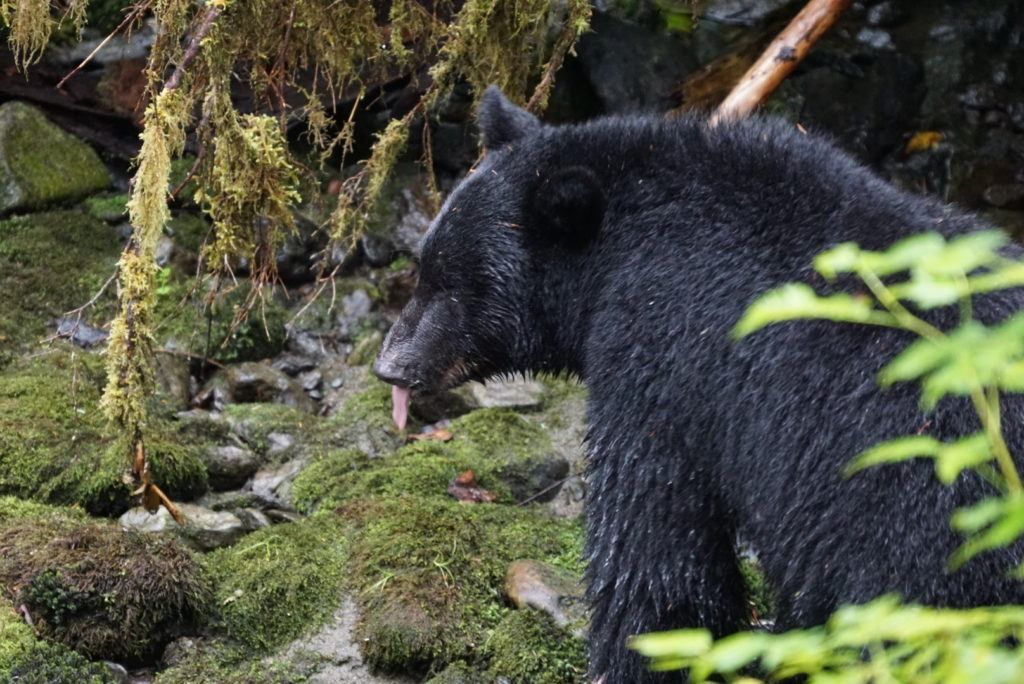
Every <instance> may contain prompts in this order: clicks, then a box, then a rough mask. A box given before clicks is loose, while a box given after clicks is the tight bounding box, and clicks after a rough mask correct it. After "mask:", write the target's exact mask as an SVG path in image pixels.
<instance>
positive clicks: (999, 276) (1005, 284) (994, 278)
mask: <svg viewBox="0 0 1024 684" xmlns="http://www.w3.org/2000/svg"><path fill="white" fill-rule="evenodd" d="M967 284H968V286H969V287H970V290H971V292H974V293H976V294H980V293H983V292H993V291H995V290H1005V289H1008V288H1011V287H1021V286H1022V285H1024V264H1021V263H1018V262H1012V263H1009V264H1006V265H1004V266H1002V267H1001V268H997V269H995V270H993V271H991V272H989V273H983V274H981V275H976V276H972V277H971V278H968V279H967Z"/></svg>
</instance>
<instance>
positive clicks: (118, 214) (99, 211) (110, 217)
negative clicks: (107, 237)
mask: <svg viewBox="0 0 1024 684" xmlns="http://www.w3.org/2000/svg"><path fill="white" fill-rule="evenodd" d="M128 199H129V198H128V195H123V194H121V195H95V196H93V197H90V198H88V199H87V200H85V203H84V204H85V210H86V211H87V212H89V215H90V216H92V217H93V218H95V219H99V220H100V221H105V222H107V223H121V222H122V221H127V220H128Z"/></svg>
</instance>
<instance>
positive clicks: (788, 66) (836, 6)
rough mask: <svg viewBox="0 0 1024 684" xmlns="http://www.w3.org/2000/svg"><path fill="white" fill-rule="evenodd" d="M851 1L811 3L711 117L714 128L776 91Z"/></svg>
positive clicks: (745, 113)
mask: <svg viewBox="0 0 1024 684" xmlns="http://www.w3.org/2000/svg"><path fill="white" fill-rule="evenodd" d="M849 5H850V0H811V1H810V2H808V3H807V5H806V6H805V7H804V8H803V9H802V10H801V11H800V13H799V14H798V15H796V17H794V18H793V21H791V22H789V25H788V26H787V27H786V28H785V29H783V31H782V33H780V34H779V35H778V36H777V37H776V38H775V40H773V41H772V42H771V44H770V45H769V46H768V48H767V49H766V50H765V51H764V53H763V54H762V55H761V57H760V58H759V59H758V60H757V61H756V62H754V65H753V66H752V67H750V69H749V70H748V71H747V73H745V74H744V75H743V78H741V79H740V82H739V83H738V84H736V87H735V88H733V89H732V92H730V93H729V96H728V97H727V98H725V101H724V102H722V104H720V105H719V106H718V109H716V110H715V113H714V114H713V115H712V116H711V119H710V121H709V123H710V125H712V126H717V125H718V124H719V123H721V122H722V121H729V120H735V119H742V118H743V117H745V116H747V115H749V114H750V113H751V112H753V111H754V110H755V109H757V107H758V105H760V104H761V103H762V102H764V100H765V99H766V98H767V97H768V96H769V95H771V94H772V92H774V90H775V89H776V88H778V87H779V84H780V83H782V81H783V79H785V78H786V76H788V75H789V74H790V73H791V72H792V71H793V69H795V68H796V65H797V64H799V63H800V62H801V61H803V59H804V57H806V56H807V53H808V52H810V50H811V47H813V46H814V44H815V43H816V42H818V39H819V38H821V37H822V36H823V35H825V33H826V32H827V31H828V30H829V29H830V28H832V25H833V24H835V23H836V20H837V19H838V18H839V15H840V14H842V12H843V10H845V9H846V8H847V7H848V6H849Z"/></svg>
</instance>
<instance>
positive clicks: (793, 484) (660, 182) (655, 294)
mask: <svg viewBox="0 0 1024 684" xmlns="http://www.w3.org/2000/svg"><path fill="white" fill-rule="evenodd" d="M479 120H480V125H481V130H482V134H483V138H484V144H485V148H486V150H487V153H486V156H485V157H484V159H483V160H482V162H481V163H480V164H479V165H478V166H477V167H476V169H475V170H474V171H473V172H472V173H471V174H470V175H469V176H468V177H467V178H466V179H465V180H464V181H463V182H462V184H461V185H459V186H458V187H457V188H456V189H455V190H454V192H452V193H451V195H450V196H449V197H448V199H447V201H446V203H445V205H444V207H443V209H442V210H441V212H440V214H439V215H438V217H437V219H436V220H435V222H434V224H433V226H432V227H431V229H430V231H429V233H428V234H427V236H426V238H425V240H424V242H423V246H422V254H421V257H420V271H419V282H418V284H417V286H416V289H415V292H414V294H413V297H412V299H411V301H410V302H409V304H408V305H407V306H406V308H405V309H404V310H403V312H402V314H401V316H400V318H399V320H398V321H397V322H396V323H395V325H394V327H393V328H392V329H391V331H390V333H389V334H388V336H387V339H386V341H385V343H384V347H383V349H382V351H381V353H380V356H379V357H378V359H377V361H376V363H375V366H374V369H375V372H376V373H377V375H378V376H379V377H381V378H382V379H383V380H385V381H386V382H389V383H391V384H393V385H395V387H396V388H395V390H394V398H395V412H396V418H398V419H399V420H400V421H403V420H404V416H405V413H404V412H405V409H406V407H407V405H408V399H409V392H410V390H411V391H417V390H436V389H439V388H446V387H451V386H454V385H456V384H458V383H461V382H464V381H466V380H469V379H485V378H487V377H489V376H493V375H495V374H502V373H515V372H526V373H531V372H552V373H571V374H574V375H576V376H578V377H579V378H581V379H582V380H583V381H584V382H585V384H586V385H587V387H588V388H589V404H588V423H589V427H588V433H587V445H588V458H589V473H588V478H589V488H588V489H589V492H588V499H587V504H586V516H587V526H588V538H587V555H588V563H589V571H588V573H589V576H588V586H589V596H590V599H591V601H592V622H591V629H590V656H591V672H590V674H591V676H592V677H593V678H594V679H595V680H599V681H602V682H604V684H620V683H631V682H641V681H662V680H661V679H659V677H665V676H666V675H655V674H652V673H649V672H647V671H646V669H645V667H644V663H643V662H642V660H641V659H640V658H639V657H638V656H636V655H634V654H632V653H631V652H630V651H629V650H628V649H627V648H626V645H625V644H626V640H627V637H629V636H630V635H632V634H638V633H643V632H649V631H652V630H663V629H669V628H678V627H695V626H704V627H707V628H709V629H710V630H712V631H713V633H715V634H716V635H724V634H728V633H730V632H733V631H736V630H739V629H743V628H747V627H749V619H750V615H749V608H748V605H747V601H746V598H745V596H744V583H743V580H742V578H741V575H740V571H739V569H738V567H737V556H736V540H737V538H742V539H744V540H747V541H749V542H750V543H751V544H752V545H753V546H754V548H755V549H756V551H757V553H758V555H759V557H760V560H761V563H762V565H763V569H764V572H765V576H766V579H767V582H768V584H769V585H770V586H771V587H772V589H773V590H774V593H775V595H776V601H777V612H778V615H777V623H778V625H779V626H780V627H781V628H788V627H797V626H809V625H813V624H819V623H821V622H823V621H824V620H825V619H826V618H827V617H828V615H829V613H830V612H832V611H833V610H834V609H835V608H836V607H837V606H839V605H840V604H843V603H858V602H864V601H867V600H869V599H871V598H874V597H876V596H878V595H880V594H883V593H887V592H897V593H898V594H900V595H901V596H902V597H903V598H904V599H906V600H908V601H914V602H922V603H926V604H931V605H936V606H973V605H985V604H998V603H1020V602H1024V584H1022V583H1020V582H1018V581H1016V580H1013V579H1010V578H1008V577H1007V570H1008V569H1009V568H1010V567H1012V566H1013V565H1014V564H1016V563H1018V562H1019V561H1021V559H1022V556H1024V554H1022V549H1021V547H1020V545H1017V546H1014V547H1011V548H1009V549H1004V550H1002V551H998V552H992V553H988V554H984V555H982V556H980V557H977V558H976V559H975V560H973V561H972V562H970V563H968V564H967V565H966V566H965V567H964V568H963V569H961V570H959V571H957V572H949V571H947V569H946V568H947V560H948V558H949V556H950V554H951V552H952V551H953V550H954V549H955V548H956V547H957V546H958V545H959V543H960V542H961V541H962V540H961V539H960V538H959V537H958V536H957V535H956V534H955V533H954V532H953V531H951V529H950V526H949V517H950V514H951V513H952V512H953V511H954V510H955V509H956V508H958V507H960V506H964V505H967V504H970V503H972V502H975V501H977V500H978V499H979V498H981V497H982V496H984V495H986V494H991V490H990V489H989V488H988V485H986V484H985V483H984V482H983V481H982V480H981V478H980V477H978V476H976V475H975V474H974V473H965V474H963V475H962V476H961V477H960V478H959V479H958V480H957V481H956V482H955V483H954V485H953V486H943V485H942V484H940V483H939V482H938V481H937V480H936V479H935V477H934V474H933V473H934V470H933V464H932V463H931V462H930V461H925V460H916V461H910V462H905V463H902V464H899V465H892V466H885V467H879V468H873V469H869V470H866V471H864V472H862V473H860V474H858V475H856V476H854V477H852V478H848V479H847V478H844V477H843V476H842V475H841V472H840V471H841V470H842V468H843V467H844V466H845V465H846V464H847V463H848V462H849V461H850V459H852V458H853V457H854V456H855V455H857V454H858V453H860V452H861V451H863V450H864V449H866V448H868V447H870V446H872V445H875V444H877V443H879V442H881V441H884V440H887V439H892V438H895V437H898V436H903V435H908V434H914V433H917V432H926V433H928V434H931V435H933V436H935V437H938V438H941V439H944V440H952V439H954V438H956V437H960V436H964V435H967V434H970V433H973V432H976V431H977V430H978V429H979V426H978V421H977V418H976V416H975V414H974V412H973V411H972V409H971V407H970V405H969V404H968V403H967V402H966V401H959V400H954V399H947V400H945V401H943V402H942V403H940V405H939V407H938V408H937V409H936V410H934V411H932V412H930V413H928V414H925V413H924V412H922V410H921V408H920V407H919V404H918V398H919V393H918V388H917V387H916V386H912V385H903V386H896V387H893V388H891V389H888V390H884V391H883V390H881V389H879V387H878V386H877V384H876V375H877V372H878V370H879V369H880V367H881V366H882V365H883V364H884V363H885V362H886V361H887V360H889V359H891V358H892V357H893V356H894V355H895V354H896V353H897V352H898V351H899V350H901V349H903V348H904V347H905V346H906V345H907V344H908V343H909V342H911V341H912V338H911V336H909V335H908V334H906V333H903V332H900V331H895V330H887V329H880V328H874V327H867V326H856V325H840V324H831V323H827V322H794V323H790V324H783V325H777V326H773V327H771V328H768V329H765V330H763V331H761V332H758V333H756V334H755V335H753V336H751V337H750V338H748V339H745V340H743V341H741V342H739V343H735V342H733V341H732V340H731V339H730V336H729V331H730V329H731V327H732V326H733V325H734V324H735V323H736V322H737V321H738V320H739V318H740V317H741V315H742V313H743V312H744V310H745V309H746V307H747V306H748V305H749V304H750V302H751V301H752V300H754V299H755V298H756V297H757V296H758V295H759V294H761V293H763V292H764V291H766V290H768V289H770V288H772V287H774V286H777V285H779V284H781V283H785V282H790V281H797V280H801V281H812V282H813V280H814V278H815V274H814V272H813V271H812V270H811V268H810V264H811V262H812V258H813V257H814V256H815V255H816V254H818V253H820V252H822V251H824V250H825V249H826V248H828V247H831V246H834V245H836V244H838V243H840V242H845V241H855V242H857V243H859V244H860V245H862V246H863V247H866V248H870V249H884V248H886V247H888V246H889V245H890V244H891V243H893V242H894V241H896V240H897V239H899V238H901V237H905V236H907V235H910V234H913V233H919V232H923V231H930V230H938V231H940V232H942V233H945V234H947V235H950V234H956V233H962V232H968V231H971V230H976V229H978V228H979V227H980V226H979V222H978V219H976V218H972V217H970V216H969V215H966V214H963V213H960V212H958V211H956V210H954V209H951V208H949V207H947V206H944V205H942V204H940V203H938V202H937V201H934V200H931V199H928V198H925V197H918V196H912V195H909V194H906V193H903V192H901V191H899V190H897V189H895V188H893V187H892V186H890V185H888V184H886V183H885V182H883V181H881V180H880V179H878V178H877V177H876V176H874V175H873V174H872V173H871V172H870V171H868V170H866V169H865V168H863V167H861V166H860V165H858V164H857V163H856V162H855V161H853V160H852V159H851V158H850V157H848V156H847V155H846V154H844V153H842V152H841V151H839V150H838V149H836V148H835V147H834V146H832V145H831V144H829V143H827V142H825V141H822V140H820V139H817V138H815V137H813V136H807V135H802V134H801V133H800V132H799V131H797V130H795V129H794V128H793V127H792V126H791V125H789V124H785V123H783V122H772V121H767V120H763V119H756V118H755V119H752V120H748V121H743V122H738V123H730V124H725V125H720V126H717V127H715V128H711V127H709V126H708V125H707V123H706V122H705V121H703V120H701V119H699V118H685V117H684V118H677V119H661V118H653V117H651V118H644V117H626V118H608V119H600V120H595V121H591V122H587V123H583V124H579V125H569V126H559V127H553V126H546V125H542V124H541V123H540V122H539V121H538V120H537V119H536V118H534V117H533V116H532V115H530V114H528V113H526V112H525V111H523V110H521V109H518V108H516V107H515V106H514V105H513V104H511V103H510V102H509V101H508V100H506V99H505V97H504V96H503V95H502V94H501V93H500V92H499V91H498V90H496V89H493V88H492V89H490V90H488V91H487V92H486V93H485V95H484V98H483V103H482V105H481V109H480V112H479ZM819 284H820V283H819ZM1022 308H1024V293H1022V292H1021V291H1019V290H1013V291H1005V292H1002V293H998V294H996V295H992V296H987V297H985V298H982V299H980V300H979V301H977V302H976V305H975V315H976V316H977V317H979V318H981V319H982V320H984V321H986V322H989V323H992V322H995V321H998V320H1002V319H1004V318H1006V317H1007V316H1008V315H1009V314H1011V313H1013V312H1015V311H1017V310H1020V309H1022ZM957 315H958V314H957V313H956V312H953V311H942V310H940V311H939V312H938V313H937V314H936V315H935V316H934V317H933V322H935V323H936V324H938V325H940V326H944V327H951V326H952V325H954V324H955V322H956V320H957V319H956V317H957ZM1003 410H1004V412H1005V413H1004V415H1005V418H1004V421H1003V424H1004V429H1005V433H1006V438H1007V441H1008V443H1009V444H1010V447H1011V450H1013V451H1014V453H1018V454H1019V453H1024V401H1022V400H1021V399H1020V398H1019V397H1016V396H1010V397H1007V398H1006V400H1005V402H1004V404H1003ZM677 677H678V675H677Z"/></svg>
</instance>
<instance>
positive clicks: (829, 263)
mask: <svg viewBox="0 0 1024 684" xmlns="http://www.w3.org/2000/svg"><path fill="white" fill-rule="evenodd" d="M860 256H861V250H860V247H858V246H857V243H855V242H844V243H842V244H840V245H836V246H835V247H833V248H832V249H828V250H826V251H824V252H822V253H821V254H819V255H818V256H816V257H814V262H813V264H814V270H815V271H817V272H818V273H820V274H821V275H823V276H824V277H825V278H828V279H829V280H835V278H836V275H838V274H839V273H852V272H853V271H855V270H857V265H858V264H859V263H860Z"/></svg>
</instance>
